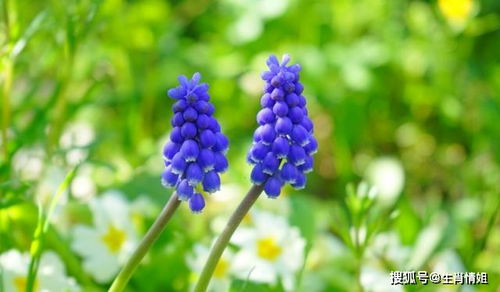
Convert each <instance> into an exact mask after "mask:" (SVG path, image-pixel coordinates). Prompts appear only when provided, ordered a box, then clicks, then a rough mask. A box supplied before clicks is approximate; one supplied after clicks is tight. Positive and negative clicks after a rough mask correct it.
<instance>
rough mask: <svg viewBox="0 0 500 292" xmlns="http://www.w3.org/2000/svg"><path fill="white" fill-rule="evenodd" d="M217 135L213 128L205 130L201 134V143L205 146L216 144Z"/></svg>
mask: <svg viewBox="0 0 500 292" xmlns="http://www.w3.org/2000/svg"><path fill="white" fill-rule="evenodd" d="M215 142H216V137H215V134H214V132H212V131H211V130H208V129H207V130H203V131H202V132H201V134H200V144H201V146H202V147H203V148H210V147H212V146H214V145H215Z"/></svg>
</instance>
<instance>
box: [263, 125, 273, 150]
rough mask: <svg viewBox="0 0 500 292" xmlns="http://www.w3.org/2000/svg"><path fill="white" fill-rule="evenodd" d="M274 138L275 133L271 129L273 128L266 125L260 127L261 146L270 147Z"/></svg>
mask: <svg viewBox="0 0 500 292" xmlns="http://www.w3.org/2000/svg"><path fill="white" fill-rule="evenodd" d="M274 138H276V132H275V131H274V129H273V126H271V125H269V124H267V125H265V126H263V127H262V129H261V131H260V139H261V142H262V143H263V144H266V145H270V144H271V143H272V142H273V141H274Z"/></svg>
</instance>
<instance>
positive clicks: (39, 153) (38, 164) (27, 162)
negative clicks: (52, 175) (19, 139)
mask: <svg viewBox="0 0 500 292" xmlns="http://www.w3.org/2000/svg"><path fill="white" fill-rule="evenodd" d="M44 159H45V153H44V150H43V148H42V147H41V146H34V147H31V148H27V147H23V148H21V149H19V150H17V151H16V153H15V154H14V157H13V158H12V168H13V169H14V172H15V173H16V174H17V175H18V176H19V179H21V180H35V179H38V178H40V176H41V174H42V170H43V163H44Z"/></svg>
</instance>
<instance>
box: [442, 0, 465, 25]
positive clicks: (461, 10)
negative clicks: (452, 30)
mask: <svg viewBox="0 0 500 292" xmlns="http://www.w3.org/2000/svg"><path fill="white" fill-rule="evenodd" d="M438 3H439V9H440V10H441V12H442V13H443V15H444V16H446V18H448V19H450V20H464V19H465V18H467V17H468V16H469V14H470V13H471V11H472V0H439V2H438Z"/></svg>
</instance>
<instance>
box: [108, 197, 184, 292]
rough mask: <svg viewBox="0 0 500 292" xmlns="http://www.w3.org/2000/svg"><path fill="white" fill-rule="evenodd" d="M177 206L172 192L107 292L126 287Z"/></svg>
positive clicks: (176, 199)
mask: <svg viewBox="0 0 500 292" xmlns="http://www.w3.org/2000/svg"><path fill="white" fill-rule="evenodd" d="M179 204H180V200H179V197H178V196H177V193H175V192H174V194H173V195H172V196H171V197H170V199H169V200H168V202H167V204H165V207H164V208H163V210H162V211H161V213H160V215H159V216H158V218H156V220H155V222H154V223H153V225H152V226H151V228H149V230H148V232H147V233H146V235H145V236H144V238H143V239H142V241H141V243H140V244H139V246H138V247H137V248H136V250H135V251H134V253H133V254H132V256H131V257H130V259H129V260H128V261H127V263H126V264H125V266H123V268H122V270H121V271H120V273H119V274H118V276H117V277H116V278H115V280H114V281H113V284H112V285H111V288H109V290H108V291H109V292H118V291H123V289H125V286H127V283H128V281H129V280H130V278H131V277H132V274H133V273H134V271H135V269H136V268H137V266H138V265H139V264H140V262H141V260H142V259H143V258H144V256H145V255H146V253H147V252H148V250H149V249H150V248H151V245H152V244H153V243H154V242H155V241H156V239H158V237H159V236H160V234H161V232H162V231H163V229H164V228H165V225H166V224H167V223H168V221H170V218H172V215H173V214H174V212H175V211H176V210H177V207H179Z"/></svg>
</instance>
